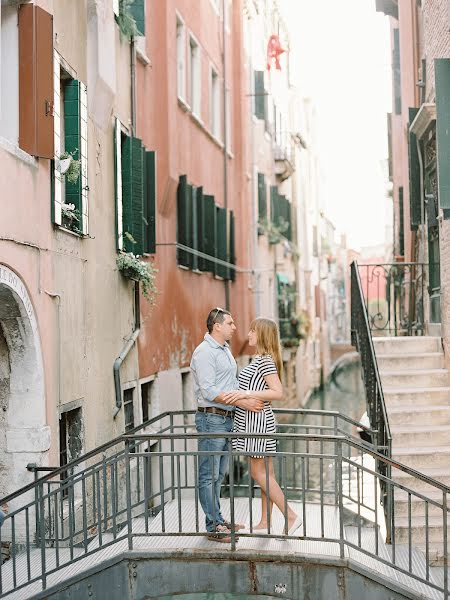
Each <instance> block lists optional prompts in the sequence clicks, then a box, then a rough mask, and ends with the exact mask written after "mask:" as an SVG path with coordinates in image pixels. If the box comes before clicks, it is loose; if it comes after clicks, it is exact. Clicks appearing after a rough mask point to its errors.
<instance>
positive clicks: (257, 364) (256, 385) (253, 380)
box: [233, 354, 278, 456]
mask: <svg viewBox="0 0 450 600" xmlns="http://www.w3.org/2000/svg"><path fill="white" fill-rule="evenodd" d="M277 373H278V371H277V368H276V366H275V363H274V361H273V358H272V357H271V356H270V355H269V354H266V355H264V356H255V358H254V360H253V361H252V362H251V363H250V364H249V365H248V366H247V367H245V368H244V369H242V371H241V372H240V373H239V389H240V390H255V391H263V390H268V389H269V386H268V385H267V383H266V382H265V379H264V377H265V376H266V375H276V374H277ZM276 429H277V423H276V421H275V416H274V414H273V410H272V406H271V405H270V402H264V409H263V410H262V411H261V412H258V413H256V412H251V411H249V410H246V409H245V408H239V407H236V412H235V414H234V429H233V431H234V432H236V433H239V432H242V433H276ZM233 450H235V451H236V452H255V453H259V452H276V450H277V443H276V440H273V439H268V438H266V439H252V438H236V439H235V440H233ZM256 456H257V454H256Z"/></svg>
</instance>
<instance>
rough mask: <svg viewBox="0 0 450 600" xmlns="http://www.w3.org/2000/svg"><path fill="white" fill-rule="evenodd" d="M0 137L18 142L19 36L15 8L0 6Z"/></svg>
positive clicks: (14, 142)
mask: <svg viewBox="0 0 450 600" xmlns="http://www.w3.org/2000/svg"><path fill="white" fill-rule="evenodd" d="M0 12H1V30H0V36H1V37H0V42H1V47H0V57H1V63H0V76H1V80H0V90H1V97H0V135H1V136H2V137H4V138H6V139H7V140H9V141H10V142H12V143H13V144H16V145H17V143H18V140H19V108H18V107H19V34H18V27H17V6H1V8H0Z"/></svg>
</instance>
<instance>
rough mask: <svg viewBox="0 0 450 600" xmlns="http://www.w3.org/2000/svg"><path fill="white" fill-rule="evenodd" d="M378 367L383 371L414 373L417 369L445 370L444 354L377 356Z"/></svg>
mask: <svg viewBox="0 0 450 600" xmlns="http://www.w3.org/2000/svg"><path fill="white" fill-rule="evenodd" d="M377 362H378V367H379V369H380V370H382V371H389V370H392V371H401V370H404V371H413V370H415V369H443V368H444V354H443V353H442V352H428V353H426V354H408V355H404V354H382V355H377Z"/></svg>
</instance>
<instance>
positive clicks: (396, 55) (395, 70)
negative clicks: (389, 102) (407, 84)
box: [392, 27, 402, 115]
mask: <svg viewBox="0 0 450 600" xmlns="http://www.w3.org/2000/svg"><path fill="white" fill-rule="evenodd" d="M392 76H393V78H394V81H393V91H394V112H395V114H396V115H400V114H401V113H402V88H401V77H400V32H399V29H398V27H397V28H396V29H394V48H393V50H392Z"/></svg>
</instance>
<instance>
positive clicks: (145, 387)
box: [141, 381, 155, 423]
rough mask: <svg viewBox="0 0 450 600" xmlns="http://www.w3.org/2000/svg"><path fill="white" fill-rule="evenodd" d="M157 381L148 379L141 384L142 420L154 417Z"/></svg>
mask: <svg viewBox="0 0 450 600" xmlns="http://www.w3.org/2000/svg"><path fill="white" fill-rule="evenodd" d="M154 387H155V381H147V383H143V384H142V385H141V405H142V422H143V423H145V422H146V421H148V420H149V419H151V417H152V400H153V393H154Z"/></svg>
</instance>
